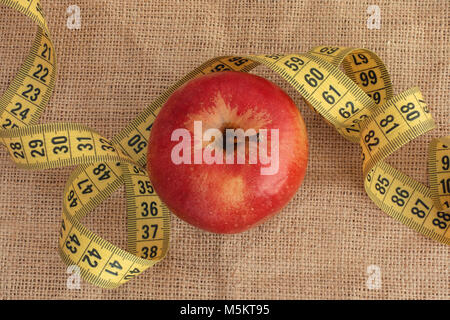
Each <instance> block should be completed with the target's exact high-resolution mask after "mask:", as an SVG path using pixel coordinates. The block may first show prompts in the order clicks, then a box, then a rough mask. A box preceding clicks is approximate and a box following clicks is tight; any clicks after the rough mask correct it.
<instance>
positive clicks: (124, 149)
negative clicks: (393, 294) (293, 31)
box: [0, 0, 450, 288]
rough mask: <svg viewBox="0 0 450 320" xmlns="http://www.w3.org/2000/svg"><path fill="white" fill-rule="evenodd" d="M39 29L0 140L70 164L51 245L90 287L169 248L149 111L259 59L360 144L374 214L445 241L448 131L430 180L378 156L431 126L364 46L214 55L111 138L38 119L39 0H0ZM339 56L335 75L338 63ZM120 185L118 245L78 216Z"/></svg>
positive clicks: (46, 162) (43, 72)
mask: <svg viewBox="0 0 450 320" xmlns="http://www.w3.org/2000/svg"><path fill="white" fill-rule="evenodd" d="M0 4H4V5H7V6H9V7H12V8H13V9H16V10H17V11H20V12H22V13H23V14H25V15H26V16H28V17H30V18H31V19H32V20H33V21H34V22H35V23H37V25H38V26H39V30H38V33H37V35H36V39H35V41H34V44H33V46H32V49H31V52H30V54H29V55H28V57H27V59H26V61H25V62H24V64H23V65H22V67H21V69H20V71H19V72H18V74H17V75H16V77H15V78H14V80H13V81H12V83H11V84H10V86H9V87H8V89H7V90H6V92H5V93H4V95H3V96H2V97H1V99H0V125H1V126H2V129H3V130H1V131H0V139H1V142H2V143H3V144H4V145H5V146H6V148H7V149H8V151H9V153H10V155H11V158H12V159H13V161H14V162H15V163H16V164H17V165H18V166H19V167H21V168H29V169H47V168H56V167H61V166H68V165H79V166H78V167H77V168H76V169H75V170H74V171H73V172H72V174H71V176H70V178H69V180H68V181H67V183H66V186H65V190H64V201H63V216H62V222H61V232H60V241H59V252H60V255H61V257H62V259H63V260H64V261H65V263H67V264H70V265H72V264H74V265H78V266H79V267H80V270H81V276H82V277H83V278H84V279H85V280H86V281H88V282H90V283H93V284H95V285H98V286H101V287H105V288H113V287H117V286H119V285H120V284H123V283H125V282H126V281H128V280H130V279H133V278H134V277H136V276H137V275H138V274H140V273H142V271H144V270H145V269H146V268H148V267H150V266H152V265H154V264H155V263H156V262H158V261H159V260H161V259H162V258H163V257H164V256H165V254H166V252H167V250H168V246H169V224H170V221H169V211H168V209H167V207H166V206H165V205H164V204H163V203H162V202H161V200H160V199H159V198H158V196H157V195H156V194H155V192H154V190H153V187H152V185H151V182H150V181H149V178H148V174H147V172H146V171H145V162H146V150H147V145H148V138H149V132H150V130H151V125H152V123H153V120H154V119H155V118H156V116H157V114H158V111H159V109H160V108H161V107H162V105H163V104H164V102H165V101H166V100H167V98H168V97H169V96H170V95H171V93H172V92H174V91H175V90H176V89H177V88H179V87H180V86H181V85H182V84H184V83H185V82H187V81H189V80H190V79H192V78H195V77H197V76H199V75H202V74H207V73H210V72H220V71H226V70H235V71H242V72H248V71H250V70H251V69H253V68H255V67H256V66H258V65H259V64H263V65H265V66H267V67H269V68H270V69H272V70H274V71H275V72H277V73H278V74H279V75H280V76H281V77H282V78H284V79H285V80H286V81H288V82H289V83H290V84H291V85H292V86H293V87H294V88H295V89H297V90H298V91H299V92H300V94H301V95H302V96H303V97H304V99H305V100H306V101H307V103H308V104H309V105H310V106H311V107H312V108H313V109H314V110H315V111H316V112H317V113H319V114H320V115H321V116H322V117H323V118H324V120H325V121H327V122H328V123H329V124H331V125H333V126H334V127H335V128H336V130H337V131H338V132H339V133H340V134H341V135H342V136H343V137H344V138H346V139H348V140H349V141H352V142H355V143H359V144H360V146H361V148H362V161H363V175H364V187H365V189H366V192H367V194H368V195H369V197H370V198H371V199H372V200H373V201H374V202H375V204H377V205H378V206H379V207H380V208H381V209H382V210H383V211H385V212H386V213H387V214H389V215H390V216H392V217H393V218H395V219H396V220H399V221H401V222H402V223H404V224H406V225H408V226H409V227H410V228H412V229H414V230H416V231H418V232H420V233H422V234H424V235H426V236H428V237H430V238H432V239H435V240H437V241H440V242H442V243H445V244H450V231H449V230H450V227H449V226H450V209H449V207H450V159H449V158H450V137H446V138H441V139H435V140H433V141H432V142H431V144H430V149H429V161H428V164H429V166H428V167H429V177H430V186H431V188H428V187H426V186H424V185H423V184H421V183H419V182H417V181H415V180H413V179H411V178H410V177H408V176H406V175H404V174H403V173H401V172H400V171H398V170H397V169H395V168H393V167H391V166H390V165H388V164H387V163H385V162H384V161H383V160H384V159H385V158H386V157H387V156H389V155H390V154H391V153H393V152H395V151H396V150H397V149H398V148H400V147H401V146H402V145H404V144H406V143H407V142H409V141H411V140H412V139H414V138H416V137H417V136H419V135H421V134H423V133H425V132H427V131H429V130H431V129H433V128H434V121H433V119H432V117H431V114H430V110H429V109H428V107H427V105H426V103H425V101H424V99H423V97H422V94H421V93H420V91H419V89H418V88H412V89H409V90H406V91H405V92H403V93H400V94H399V95H397V96H393V90H392V84H391V80H390V77H389V74H388V72H387V70H386V67H385V66H384V64H383V62H382V61H381V60H380V59H379V57H378V56H377V55H376V54H375V53H373V52H371V51H369V50H366V49H358V48H345V47H326V46H319V47H315V48H313V49H311V50H310V51H309V52H308V53H302V54H277V55H249V56H222V57H217V58H214V59H211V60H209V61H207V62H205V63H204V64H202V65H201V66H199V67H198V68H196V69H194V70H193V71H191V72H190V73H188V74H187V75H186V76H184V77H183V78H182V79H181V80H179V81H178V82H177V83H175V85H173V86H172V87H170V88H169V89H168V90H167V91H166V92H165V93H163V94H162V95H161V96H160V97H159V98H158V99H156V100H155V101H154V102H153V103H152V104H151V105H150V106H149V107H147V108H146V109H145V110H144V111H143V112H142V113H141V114H140V115H139V116H138V117H137V118H136V119H135V120H133V121H132V122H131V123H130V124H129V125H128V126H127V127H126V128H125V129H124V130H122V131H121V132H120V133H119V134H118V135H116V136H115V137H113V138H112V139H111V140H108V139H106V138H104V137H102V136H101V135H100V134H99V133H97V132H95V131H93V130H91V129H89V128H87V127H85V126H83V125H78V124H72V123H64V124H41V125H37V124H36V123H37V121H38V119H39V116H40V114H41V113H42V111H43V109H44V108H45V106H46V104H47V102H48V100H49V98H50V95H51V92H52V89H53V87H54V83H55V78H56V57H55V49H54V46H53V43H52V41H51V39H50V36H49V31H48V27H47V23H46V21H45V18H44V16H43V13H42V9H41V7H40V4H39V0H0ZM341 64H342V65H343V67H344V71H345V73H344V72H342V71H340V69H339V68H338V66H339V65H341ZM122 183H124V184H125V191H126V199H127V227H128V251H125V250H122V249H120V248H118V247H116V246H114V245H112V244H111V243H109V242H107V241H105V240H103V239H102V238H100V237H99V236H97V235H96V234H94V233H92V232H90V231H89V230H88V229H86V228H85V227H84V226H83V225H82V224H81V223H80V220H81V218H82V217H84V216H85V215H86V214H88V213H89V212H91V211H92V210H93V209H94V208H95V207H96V206H98V205H99V204H100V203H101V202H102V201H103V200H105V199H106V198H108V197H109V196H110V195H111V194H112V193H113V192H114V191H115V190H117V189H118V188H119V187H120V186H121V185H122Z"/></svg>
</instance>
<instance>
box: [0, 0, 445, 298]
mask: <svg viewBox="0 0 450 320" xmlns="http://www.w3.org/2000/svg"><path fill="white" fill-rule="evenodd" d="M42 4H43V7H44V10H45V12H46V14H47V17H48V22H49V26H50V30H51V31H52V35H53V39H54V40H55V45H56V49H57V52H58V61H59V73H58V81H57V84H56V89H55V92H54V94H53V97H52V99H51V101H50V105H49V107H48V109H47V111H46V112H45V114H44V115H43V118H42V122H56V121H72V122H81V123H84V124H86V125H88V126H90V127H91V128H94V129H96V130H98V131H99V132H102V133H103V134H104V135H105V136H107V137H111V136H113V135H114V134H115V133H117V132H119V130H120V129H122V128H123V127H124V126H125V125H126V124H127V123H128V122H129V121H130V120H132V119H133V118H134V117H135V116H136V115H137V114H138V113H139V112H140V111H141V110H143V108H144V107H145V106H146V105H147V104H148V103H149V102H150V101H152V100H153V99H155V98H156V97H157V96H158V95H159V94H160V93H162V92H163V90H165V89H166V88H167V87H168V86H169V85H171V84H172V83H174V82H175V81H176V80H177V79H178V78H180V77H181V76H182V75H184V74H185V73H187V72H188V71H190V70H191V69H192V68H194V67H195V66H197V65H199V64H200V63H202V62H203V61H205V60H207V59H209V58H211V57H213V56H217V55H223V54H228V53H230V54H250V53H278V52H285V53H294V52H304V51H306V50H308V49H309V48H310V47H312V46H315V45H319V44H337V45H342V46H358V47H366V48H369V49H372V50H374V51H375V52H377V53H378V54H379V56H380V57H381V58H382V59H383V60H384V62H385V63H386V65H387V66H388V69H389V70H390V72H391V75H392V79H393V83H394V87H395V88H394V90H395V92H396V93H399V92H400V91H403V90H405V89H407V88H409V87H411V86H413V85H418V86H420V88H421V89H422V92H423V95H424V97H425V98H426V100H427V102H428V103H429V106H430V108H431V110H432V112H433V114H434V118H435V120H436V122H437V126H438V129H436V130H434V131H432V132H431V133H429V134H426V135H424V136H422V137H420V138H419V139H416V140H415V141H414V142H412V143H409V144H408V145H407V146H405V147H404V148H402V149H401V150H400V151H399V152H397V153H396V154H395V155H393V156H392V157H391V158H390V160H389V161H390V163H392V164H394V165H395V166H397V167H399V168H402V169H403V171H404V172H406V173H408V174H410V175H411V176H413V177H414V178H416V179H418V180H419V181H422V182H424V183H427V176H426V151H427V145H428V143H429V141H430V139H431V138H432V137H435V136H442V135H448V134H450V126H449V106H448V102H449V83H450V82H449V75H450V73H449V64H448V61H449V57H450V55H449V51H450V47H449V43H450V34H449V15H450V12H449V11H450V10H449V9H450V5H449V2H448V1H447V0H442V1H434V0H418V1H381V0H377V1H361V0H347V1H343V0H340V1H267V0H266V1H263V0H259V1H245V2H244V1H242V2H238V1H225V0H222V1H168V0H164V1H142V0H127V1H125V0H114V1H98V0H96V1H88V0H73V1H65V0H59V1H50V0H43V1H42ZM72 4H76V5H78V6H79V7H80V8H81V15H82V27H81V30H69V29H68V28H67V27H66V21H67V16H68V15H67V14H66V9H67V7H68V6H69V5H72ZM371 4H377V5H379V7H380V9H381V29H380V30H369V29H368V28H367V26H366V21H367V18H368V17H369V14H368V13H367V12H366V10H367V7H368V6H369V5H371ZM0 17H1V22H0V37H1V38H0V39H1V41H0V53H1V61H2V67H1V69H0V75H1V76H0V89H1V90H4V89H6V86H7V84H8V83H9V81H11V79H12V77H13V75H14V74H15V72H16V71H17V70H18V67H19V65H20V63H21V62H22V61H23V59H24V57H25V55H26V54H27V52H28V50H29V47H30V45H31V41H32V39H33V37H34V32H35V26H34V25H33V24H32V23H31V22H30V21H29V20H28V19H26V18H25V17H22V16H21V15H20V14H18V13H16V12H14V11H12V10H10V9H7V8H5V7H0ZM255 73H257V74H259V75H262V76H265V77H267V78H269V79H270V80H272V81H274V82H275V83H277V84H279V85H280V86H281V87H282V88H284V89H285V90H286V91H287V92H288V94H289V95H290V96H291V97H292V98H293V99H294V101H295V102H296V103H297V104H298V106H299V108H300V110H301V112H302V114H303V116H304V118H305V121H306V123H307V126H308V130H309V131H308V132H309V140H310V146H311V147H310V160H309V167H308V173H307V176H306V178H305V181H304V184H303V186H302V188H301V189H300V190H299V191H298V193H297V195H296V196H295V198H294V199H293V201H292V202H291V203H289V205H288V206H287V207H286V208H285V209H284V210H283V212H282V213H281V214H280V215H278V216H277V217H275V218H274V219H272V220H270V221H269V222H267V223H265V224H264V225H262V226H261V227H258V228H255V229H252V230H250V231H248V232H245V233H242V234H238V235H227V236H224V235H214V234H209V233H205V232H202V231H200V230H197V229H195V228H193V227H191V226H190V225H188V224H186V223H184V222H181V221H180V220H179V219H177V218H176V217H175V216H173V217H172V237H171V249H170V251H169V254H168V256H167V257H166V259H165V260H163V261H162V262H161V263H159V264H158V265H157V266H155V267H154V268H153V269H149V270H148V271H146V272H145V273H144V274H143V275H141V276H140V277H139V278H137V279H136V280H134V281H131V282H129V283H128V284H126V285H124V286H122V287H121V288H119V289H116V290H113V291H110V290H103V289H99V288H96V287H94V286H92V285H89V284H87V283H85V282H82V284H81V289H80V290H69V289H67V286H66V281H67V278H68V276H69V275H68V274H67V273H66V267H65V265H64V264H63V263H62V262H61V260H60V258H59V256H58V254H57V252H56V251H57V239H58V226H59V221H60V215H61V213H60V209H61V192H62V190H63V187H64V182H65V180H66V179H67V177H68V175H69V173H70V171H71V169H70V168H64V169H55V170H49V171H46V172H44V171H39V172H38V171H25V170H19V169H17V168H16V167H15V166H14V165H13V164H12V162H11V161H10V159H9V158H8V155H7V153H6V151H5V149H4V148H2V149H1V151H0V172H1V174H0V195H1V196H0V212H1V214H0V248H1V251H0V269H1V271H0V297H1V298H6V299H10V298H31V299H34V298H50V299H57V298H64V299H78V298H93V299H100V298H104V299H105V298H108V299H109V298H112V299H116V298H118V299H130V298H138V299H169V298H175V299H177V298H180V299H194V298H205V299H209V298H219V299H232V298H250V299H255V298H268V299H282V298H287V299H304V298H313V299H316V298H325V299H337V298H344V299H346V298H371V299H372V298H374V299H379V298H389V299H391V298H392V299H397V298H413V299H417V298H427V299H428V298H437V299H444V298H445V299H448V298H449V292H450V290H449V283H450V281H449V248H448V247H446V246H444V245H442V244H439V243H437V242H435V241H432V240H428V239H427V238H425V237H423V236H422V235H420V234H418V233H417V232H415V231H412V230H410V229H408V228H407V227H406V226H404V225H402V224H400V223H399V222H396V221H394V220H393V219H391V218H390V217H388V216H387V215H386V214H384V213H383V212H382V211H381V210H379V209H378V208H377V207H376V206H375V205H374V204H373V203H371V202H370V200H369V198H368V197H367V196H366V194H365V193H364V190H363V186H362V177H361V170H360V159H359V147H358V146H357V145H353V144H350V143H349V142H347V141H345V140H344V139H343V138H341V137H340V136H339V135H338V134H337V133H336V132H335V131H334V130H333V129H332V128H331V127H329V126H328V125H326V124H325V122H323V120H321V119H320V118H319V117H318V116H317V115H315V114H314V113H313V112H312V111H311V110H309V108H308V107H307V106H306V104H305V103H304V101H303V100H302V98H301V97H300V95H299V94H298V93H297V92H295V91H294V89H293V88H291V87H289V85H288V84H287V83H285V82H284V81H283V80H281V78H279V77H278V76H276V75H275V74H274V73H273V72H271V71H268V70H267V69H265V68H264V67H259V68H257V69H256V71H255ZM85 222H86V224H87V225H88V226H89V227H90V228H91V229H93V230H95V231H98V232H99V233H100V234H102V235H103V236H104V237H106V238H107V239H109V240H111V241H112V242H113V243H115V244H118V245H120V246H122V247H125V243H126V238H125V237H126V233H125V230H126V229H125V201H124V196H123V190H121V191H120V192H117V193H115V194H114V195H113V197H112V198H110V199H109V200H108V201H107V202H106V203H104V204H103V205H102V206H101V207H100V208H98V209H97V210H96V211H95V214H92V215H91V216H90V217H88V218H87V219H86V221H85ZM372 264H374V265H377V266H379V267H380V269H381V275H382V287H381V289H379V290H369V289H368V288H367V286H366V280H367V278H368V275H367V273H366V269H367V267H368V266H369V265H372Z"/></svg>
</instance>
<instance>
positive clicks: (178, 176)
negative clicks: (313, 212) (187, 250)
mask: <svg viewBox="0 0 450 320" xmlns="http://www.w3.org/2000/svg"><path fill="white" fill-rule="evenodd" d="M224 104H225V106H224ZM217 114H220V116H217ZM227 117H228V118H227ZM243 117H244V119H242V118H243ZM211 119H212V120H211ZM218 119H219V120H218ZM220 119H223V120H224V122H227V123H228V124H229V123H231V124H235V125H237V126H238V127H244V128H242V129H244V130H247V129H248V128H247V127H246V126H247V124H246V123H249V124H251V126H253V127H258V128H255V129H262V128H264V129H269V130H270V129H279V145H280V148H279V170H278V173H276V174H274V175H261V171H260V167H261V166H263V165H262V164H261V163H260V161H259V159H258V163H257V164H248V163H247V162H246V164H205V163H203V164H193V163H192V164H178V165H176V164H174V163H173V161H172V160H171V152H172V148H173V147H174V146H175V145H176V144H178V143H179V141H171V135H172V132H173V131H174V130H175V129H178V128H186V129H188V130H190V131H191V134H192V136H193V126H192V121H193V120H201V121H203V123H205V124H206V126H205V127H204V128H203V130H205V129H207V128H208V124H209V125H210V127H213V126H214V125H216V124H217V122H218V121H220ZM261 119H263V120H261ZM248 127H250V125H249V126H248ZM218 129H220V128H218ZM192 140H194V139H192ZM192 143H193V142H192ZM192 150H193V149H192ZM192 159H193V156H192ZM307 162H308V139H307V131H306V126H305V123H304V121H303V118H302V116H301V114H300V112H299V110H298V108H297V107H296V105H295V104H294V102H293V101H292V99H291V98H290V97H289V96H288V95H287V94H286V93H285V92H284V91H283V90H282V89H280V88H279V87H278V86H276V85H275V84H273V83H272V82H270V81H268V80H266V79H264V78H262V77H259V76H256V75H253V74H249V73H244V72H235V71H226V72H219V73H213V74H208V75H202V76H199V77H197V78H194V79H192V80H190V81H189V82H187V83H185V84H184V85H183V86H182V87H180V88H178V89H177V90H176V91H175V92H174V93H173V94H172V95H171V96H170V97H169V99H168V100H167V101H166V103H165V104H164V106H163V107H162V108H161V110H160V112H159V114H158V115H157V117H156V120H155V121H154V123H153V126H152V129H151V134H150V141H149V148H148V162H147V167H148V170H149V174H150V180H151V182H152V184H153V186H154V188H155V190H156V192H157V193H158V195H159V196H160V198H161V199H162V200H163V201H164V203H165V204H166V205H167V206H168V207H169V209H170V210H171V211H172V212H173V213H174V214H176V215H177V216H178V217H179V218H181V219H182V220H184V221H186V222H188V223H190V224H191V225H194V226H196V227H198V228H201V229H203V230H206V231H209V232H214V233H238V232H242V231H245V230H247V229H249V228H251V227H254V226H256V225H258V224H260V223H262V222H263V221H265V220H267V219H268V218H270V217H272V216H273V215H275V214H276V213H278V212H279V211H280V210H281V209H282V208H283V207H284V206H285V205H286V204H287V203H288V202H289V200H290V199H291V198H292V197H293V196H294V195H295V193H296V192H297V190H298V188H299V187H300V185H301V183H302V181H303V178H304V176H305V173H306V168H307Z"/></svg>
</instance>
